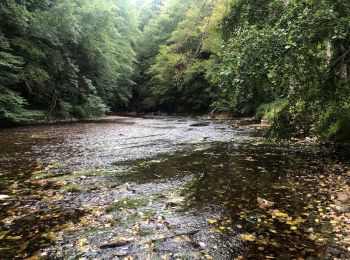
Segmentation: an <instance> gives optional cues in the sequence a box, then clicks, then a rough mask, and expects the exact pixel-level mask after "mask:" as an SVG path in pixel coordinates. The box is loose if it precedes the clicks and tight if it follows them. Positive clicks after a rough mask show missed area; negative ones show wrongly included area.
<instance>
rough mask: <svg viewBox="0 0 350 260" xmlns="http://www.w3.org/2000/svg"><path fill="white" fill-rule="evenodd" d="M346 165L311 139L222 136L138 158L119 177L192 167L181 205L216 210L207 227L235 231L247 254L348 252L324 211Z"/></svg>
mask: <svg viewBox="0 0 350 260" xmlns="http://www.w3.org/2000/svg"><path fill="white" fill-rule="evenodd" d="M344 171H345V172H346V168H345V170H344V168H343V167H342V166H340V167H339V165H338V166H337V164H336V163H335V159H334V158H331V157H329V154H328V155H327V154H323V153H322V152H321V151H317V148H316V147H313V148H311V149H310V147H309V148H308V149H306V147H305V151H302V150H295V151H293V149H292V148H289V147H278V146H269V145H254V144H252V143H246V144H241V145H239V146H238V145H237V144H236V143H225V144H217V145H214V146H213V147H211V148H209V149H206V150H199V151H195V152H190V153H180V154H177V155H174V156H172V157H163V158H162V157H159V158H158V160H153V161H150V162H146V163H140V164H139V166H138V167H136V168H134V169H132V170H131V174H130V175H129V174H128V175H124V176H120V177H119V178H123V180H124V181H127V182H136V183H145V182H150V180H154V181H157V180H158V181H159V180H162V179H167V178H168V179H178V178H182V177H184V176H188V175H190V176H191V179H190V180H188V181H187V182H186V183H185V184H184V186H183V190H182V195H183V196H184V197H185V203H184V206H183V209H182V210H183V211H184V212H186V211H197V212H201V211H208V210H209V211H212V213H213V214H214V215H215V214H216V217H215V218H213V219H210V220H209V222H210V223H211V224H213V228H212V231H213V232H220V233H223V234H225V233H227V234H228V235H233V233H236V234H237V233H238V234H240V235H241V238H242V240H244V241H246V242H247V244H246V249H245V251H244V257H246V258H250V259H260V258H275V257H277V258H278V259H292V258H295V259H297V258H300V259H304V258H309V259H313V258H317V259H319V258H327V257H331V255H330V254H329V251H332V252H333V253H334V252H335V253H336V254H337V256H338V257H339V256H340V257H341V258H344V257H345V258H346V253H345V254H341V250H338V249H336V248H337V247H338V246H337V238H336V234H335V233H334V232H333V231H334V229H335V228H334V227H333V226H332V220H331V219H330V218H328V217H327V216H326V214H327V213H326V212H327V209H328V210H329V209H330V207H331V208H332V207H335V205H334V204H332V203H333V202H332V199H334V198H333V197H334V193H332V192H333V191H336V190H337V188H336V187H335V186H333V184H334V183H333V182H332V180H333V179H336V178H338V179H339V178H341V177H340V176H342V174H343V173H344ZM345 182H346V183H348V181H346V180H345ZM343 209H344V208H343ZM345 210H348V209H345ZM333 213H334V212H333ZM333 224H334V223H333ZM232 230H234V232H232ZM345 233H346V232H345ZM345 235H348V234H347V233H346V234H345ZM222 238H223V240H225V236H223V237H222ZM238 256H239V255H237V252H236V251H234V253H233V255H231V256H227V255H226V257H228V258H231V257H232V258H235V257H238ZM226 257H225V259H226ZM333 257H334V255H333Z"/></svg>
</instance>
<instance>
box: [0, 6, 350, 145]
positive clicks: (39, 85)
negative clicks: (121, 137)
mask: <svg viewBox="0 0 350 260" xmlns="http://www.w3.org/2000/svg"><path fill="white" fill-rule="evenodd" d="M0 68H1V70H0V117H1V118H3V119H6V120H13V121H15V120H21V119H25V118H28V119H33V118H34V119H35V118H40V117H42V116H45V117H90V116H99V115H103V114H104V113H106V112H107V111H119V110H125V109H129V110H136V111H138V112H152V111H158V110H160V111H166V112H186V113H204V112H226V113H230V114H232V115H234V116H252V115H256V116H258V117H260V118H263V119H265V120H268V121H269V122H270V123H271V127H270V129H269V135H270V136H274V137H286V138H290V137H292V136H298V137H302V136H308V135H317V136H319V137H320V138H323V139H325V140H333V141H344V140H347V141H349V140H350V83H349V73H350V4H349V1H348V0H148V1H141V0H140V1H138V2H136V4H129V1H127V0H100V1H96V0H40V1H39V0H31V1H21V0H3V1H2V2H1V3H0Z"/></svg>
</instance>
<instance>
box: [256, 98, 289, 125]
mask: <svg viewBox="0 0 350 260" xmlns="http://www.w3.org/2000/svg"><path fill="white" fill-rule="evenodd" d="M286 105H287V100H285V99H279V100H275V101H273V102H271V103H267V104H261V105H260V106H259V107H258V108H257V110H256V114H255V116H256V117H257V118H259V119H264V120H266V121H269V122H271V121H273V120H274V119H275V117H276V116H277V115H278V114H279V113H280V112H281V111H282V110H283V108H284V107H285V106H286Z"/></svg>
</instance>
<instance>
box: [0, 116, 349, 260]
mask: <svg viewBox="0 0 350 260" xmlns="http://www.w3.org/2000/svg"><path fill="white" fill-rule="evenodd" d="M259 132H260V130H259V129H258V128H257V126H256V125H253V124H252V122H248V123H247V122H245V123H242V122H240V121H231V122H229V123H224V122H221V121H205V120H197V119H193V118H185V117H145V118H125V119H118V120H115V121H113V120H111V121H109V122H104V123H77V124H62V125H50V126H30V127H19V128H8V129H2V130H0V140H1V143H0V178H1V179H0V195H5V196H3V198H2V199H1V200H0V259H12V258H18V259H22V258H26V257H29V256H33V255H34V256H35V257H37V258H39V259H40V258H43V259H45V258H48V259H76V258H80V257H83V258H86V259H112V258H113V259H114V258H115V259H118V258H128V257H129V259H131V258H130V257H133V258H135V259H145V258H150V259H162V258H163V259H176V258H180V259H234V258H241V259H243V258H249V259H269V258H277V259H293V258H294V259H298V258H300V259H305V258H309V259H314V258H325V259H327V258H329V259H332V258H334V257H338V258H340V259H342V258H343V259H346V258H348V257H349V251H348V249H347V247H346V241H347V238H348V237H349V233H348V232H349V230H347V228H348V227H349V225H348V224H349V222H348V220H346V217H347V216H348V215H349V208H348V202H349V201H348V200H347V198H346V197H345V199H344V194H345V196H347V195H346V187H348V186H347V185H348V184H349V183H348V182H349V181H348V180H349V178H348V177H349V176H348V175H347V174H348V169H349V168H348V164H347V163H348V162H347V160H346V159H344V158H343V157H339V156H338V155H335V154H330V153H328V152H325V151H323V149H320V148H318V147H305V146H304V147H299V146H293V147H290V146H286V145H284V146H282V145H278V146H277V145H271V144H266V143H264V142H262V139H261V138H260V137H259ZM344 190H345V191H344ZM344 192H345V193H344ZM123 200H124V201H123ZM118 201H119V202H120V201H123V203H124V204H125V206H123V204H122V206H120V205H119V204H118V203H119V202H118ZM131 202H132V203H134V204H132V205H131V204H130V203H131ZM129 204H130V205H129ZM111 205H116V207H115V208H113V207H111ZM118 205H119V206H118ZM145 216H146V217H145ZM343 217H344V218H343ZM135 227H136V229H137V232H136V231H135ZM121 236H122V237H123V238H125V237H126V238H130V239H128V242H127V243H121V244H120V245H119V244H118V243H117V244H114V245H112V246H103V245H104V244H106V242H108V241H110V240H111V239H112V240H113V238H114V239H115V238H116V237H117V238H118V237H121ZM129 240H130V241H129ZM344 241H345V242H344ZM112 244H113V243H112ZM107 245H108V243H107Z"/></svg>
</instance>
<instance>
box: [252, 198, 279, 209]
mask: <svg viewBox="0 0 350 260" xmlns="http://www.w3.org/2000/svg"><path fill="white" fill-rule="evenodd" d="M256 200H257V201H258V204H259V206H260V207H262V208H271V207H272V206H273V205H274V204H275V203H274V202H273V201H268V200H266V199H263V198H260V197H257V198H256Z"/></svg>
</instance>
